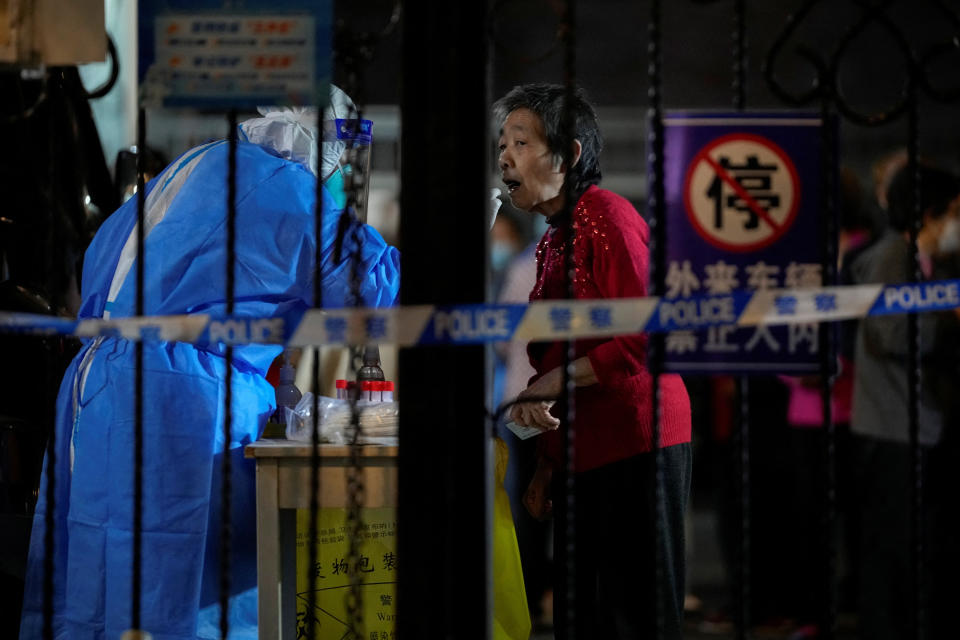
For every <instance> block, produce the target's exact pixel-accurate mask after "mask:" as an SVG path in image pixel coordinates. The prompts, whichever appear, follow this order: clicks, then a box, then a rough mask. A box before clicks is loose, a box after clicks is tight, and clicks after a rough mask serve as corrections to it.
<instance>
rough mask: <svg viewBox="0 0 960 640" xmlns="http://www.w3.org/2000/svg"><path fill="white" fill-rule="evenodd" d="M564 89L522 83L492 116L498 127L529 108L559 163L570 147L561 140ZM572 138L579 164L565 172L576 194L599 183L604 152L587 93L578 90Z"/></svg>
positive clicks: (545, 84) (562, 87)
mask: <svg viewBox="0 0 960 640" xmlns="http://www.w3.org/2000/svg"><path fill="white" fill-rule="evenodd" d="M565 96H566V88H565V87H564V86H563V85H560V84H550V83H546V82H537V83H531V84H523V85H519V86H516V87H514V88H513V89H511V90H510V91H509V92H508V93H507V95H505V96H503V97H502V98H500V99H499V100H497V101H496V102H495V103H494V104H493V114H494V118H495V119H496V122H497V124H498V125H499V126H502V125H503V123H504V121H505V120H506V119H507V116H508V115H509V114H510V113H511V112H512V111H516V110H517V109H529V110H530V111H532V112H533V113H535V114H537V116H538V117H539V118H540V121H541V122H542V123H543V129H544V131H545V132H546V137H547V147H548V148H549V149H550V151H551V152H552V153H553V155H554V157H555V158H556V159H557V160H561V159H562V158H563V157H564V155H565V154H566V153H567V152H568V150H569V147H568V146H567V141H566V140H565V139H564V134H565V132H564V130H563V116H564V101H565V100H564V98H565ZM571 106H572V108H573V117H574V138H575V139H576V140H579V141H580V161H579V162H578V163H577V164H576V165H575V166H573V167H572V168H568V170H567V173H568V175H569V176H570V178H571V179H572V180H573V186H574V189H575V190H576V191H577V192H578V193H579V192H583V191H585V190H586V188H587V187H588V186H590V185H591V184H599V183H600V180H601V179H602V177H603V176H602V174H601V173H600V158H599V156H600V151H601V150H602V149H603V137H602V136H601V135H600V125H599V123H598V122H597V113H596V111H594V109H593V106H592V105H591V104H590V102H589V101H588V100H587V96H586V92H585V91H584V90H583V89H577V90H576V91H575V93H574V97H573V104H572V105H571Z"/></svg>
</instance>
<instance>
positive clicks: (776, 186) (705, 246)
mask: <svg viewBox="0 0 960 640" xmlns="http://www.w3.org/2000/svg"><path fill="white" fill-rule="evenodd" d="M821 126H822V123H821V120H820V117H819V116H818V115H812V114H809V113H783V112H777V113H735V114H728V113H716V112H671V113H668V114H667V115H666V116H665V117H664V134H665V135H664V151H665V153H664V156H665V164H664V188H665V195H666V216H667V225H666V226H667V231H666V232H667V273H666V289H665V297H666V298H672V297H678V296H690V295H696V294H703V295H708V296H717V298H715V300H716V301H717V302H716V304H714V305H713V306H712V307H710V308H709V309H707V310H706V311H704V310H701V309H696V310H693V311H688V310H686V309H678V312H688V313H693V312H696V313H705V312H710V313H723V312H724V309H726V307H724V306H723V304H721V303H726V302H727V301H726V299H725V296H729V295H730V294H731V293H732V292H733V291H735V290H738V289H752V290H766V289H777V288H791V289H792V288H803V287H819V286H821V257H822V253H821V247H820V245H821V240H820V238H821V236H820V233H821V227H820V224H821V218H820V215H819V210H820V194H821V182H822V177H821V162H820V158H821V136H820V132H821ZM774 302H775V308H776V312H777V313H778V314H783V315H789V314H791V313H795V312H796V309H795V305H794V308H791V300H790V299H787V298H785V299H783V300H775V301H774ZM794 302H795V301H794ZM729 304H732V302H730V303H729ZM714 307H716V308H714ZM727 311H728V312H730V313H732V312H733V309H732V307H731V308H730V309H727ZM817 341H818V331H817V327H816V325H813V324H791V325H787V326H765V325H760V326H756V327H732V326H715V327H710V328H708V329H699V330H698V329H685V330H679V331H674V332H672V333H670V334H668V335H667V336H666V365H667V368H668V369H669V370H671V371H677V372H680V373H721V372H726V373H761V372H764V373H805V372H814V371H817V370H818V363H819V360H818V357H819V356H818V353H819V349H818V344H817Z"/></svg>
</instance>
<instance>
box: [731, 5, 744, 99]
mask: <svg viewBox="0 0 960 640" xmlns="http://www.w3.org/2000/svg"><path fill="white" fill-rule="evenodd" d="M733 106H734V108H735V109H736V110H737V111H743V110H744V109H746V108H747V8H746V6H745V0H733Z"/></svg>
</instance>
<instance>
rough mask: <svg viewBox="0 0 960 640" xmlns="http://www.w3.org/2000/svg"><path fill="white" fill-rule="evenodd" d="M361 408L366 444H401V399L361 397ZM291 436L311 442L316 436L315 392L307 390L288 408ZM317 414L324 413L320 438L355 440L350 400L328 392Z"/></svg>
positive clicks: (335, 441)
mask: <svg viewBox="0 0 960 640" xmlns="http://www.w3.org/2000/svg"><path fill="white" fill-rule="evenodd" d="M357 410H358V411H359V412H360V435H359V438H358V440H359V442H361V443H362V444H388V445H389V444H397V429H398V426H399V422H398V416H399V414H400V405H399V403H397V402H371V401H369V400H359V401H357ZM285 412H286V417H287V439H288V440H299V441H302V442H310V441H311V440H312V439H313V419H312V414H313V394H312V393H310V392H309V391H308V392H307V393H305V394H303V397H302V398H300V402H298V403H297V406H295V407H294V408H293V409H290V408H289V407H287V408H286V409H285ZM317 414H318V415H319V416H320V420H319V431H320V434H319V435H320V442H323V443H331V444H348V443H350V442H352V441H353V425H352V418H353V416H352V414H351V408H350V403H349V402H348V401H347V400H338V399H337V398H330V397H327V396H320V397H319V398H318V399H317Z"/></svg>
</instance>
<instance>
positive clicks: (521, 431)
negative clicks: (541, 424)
mask: <svg viewBox="0 0 960 640" xmlns="http://www.w3.org/2000/svg"><path fill="white" fill-rule="evenodd" d="M507 429H510V431H513V434H514V435H515V436H517V437H518V438H520V439H521V440H527V439H528V438H532V437H534V436H538V435H540V434H541V433H543V429H538V428H536V427H521V426H520V425H518V424H517V423H516V422H514V421H513V420H510V421H509V422H507Z"/></svg>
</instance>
